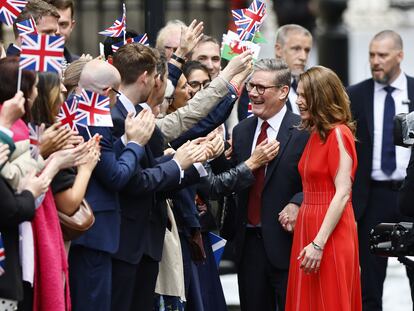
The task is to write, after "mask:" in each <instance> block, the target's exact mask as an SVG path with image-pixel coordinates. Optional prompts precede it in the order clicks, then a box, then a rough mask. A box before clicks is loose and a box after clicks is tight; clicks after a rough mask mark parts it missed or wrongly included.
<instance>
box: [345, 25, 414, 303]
mask: <svg viewBox="0 0 414 311" xmlns="http://www.w3.org/2000/svg"><path fill="white" fill-rule="evenodd" d="M403 57H404V53H403V43H402V39H401V37H400V35H399V34H398V33H396V32H394V31H391V30H384V31H381V32H379V33H378V34H376V35H375V36H374V38H373V39H372V41H371V43H370V46H369V62H370V66H371V73H372V78H371V79H367V80H365V81H362V82H360V83H358V84H356V85H352V86H350V87H349V88H348V94H349V97H350V101H351V109H352V112H353V116H354V118H355V121H356V122H357V132H356V137H357V139H358V142H357V145H356V147H357V154H358V169H357V172H356V177H355V182H354V186H353V206H354V210H355V217H356V219H357V221H358V238H359V245H360V246H359V253H360V264H361V279H362V300H363V309H364V310H367V311H368V310H369V311H371V310H376V311H377V310H382V293H383V283H384V279H385V273H386V268H387V258H383V257H377V256H375V255H373V254H371V253H370V251H369V232H370V230H371V229H372V228H374V227H375V225H377V224H378V223H380V222H399V221H403V220H404V218H403V217H402V216H401V215H400V214H399V213H398V209H397V195H398V189H399V188H400V186H401V184H402V181H403V179H404V177H405V175H406V171H405V169H406V167H407V164H408V161H409V159H410V150H409V149H406V148H402V147H396V146H394V144H393V117H394V115H396V114H399V113H403V112H408V111H412V110H413V109H414V78H412V77H409V76H407V75H405V74H404V73H403V72H402V70H401V67H400V65H401V62H402V60H403ZM411 274H412V272H410V273H408V276H409V278H410V284H411V285H412V284H413V283H412V282H413V280H414V278H413V276H412V275H411Z"/></svg>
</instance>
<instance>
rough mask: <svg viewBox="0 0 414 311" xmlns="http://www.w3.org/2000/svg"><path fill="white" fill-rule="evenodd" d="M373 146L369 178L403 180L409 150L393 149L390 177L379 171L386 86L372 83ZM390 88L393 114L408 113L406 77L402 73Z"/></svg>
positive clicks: (397, 147)
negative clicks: (392, 169) (394, 161)
mask: <svg viewBox="0 0 414 311" xmlns="http://www.w3.org/2000/svg"><path fill="white" fill-rule="evenodd" d="M374 83H375V84H374V144H373V156H372V172H371V178H372V179H373V180H378V181H386V180H403V179H404V178H405V175H406V168H407V166H408V162H409V160H410V155H411V149H409V148H404V147H399V146H396V147H395V158H396V161H397V168H396V170H395V171H394V172H393V173H392V175H391V176H387V175H386V174H385V173H384V172H383V171H382V170H381V150H382V127H383V126H382V125H383V120H384V104H385V97H386V95H387V92H386V91H385V90H384V87H385V86H386V85H384V84H380V83H378V82H374ZM391 86H392V87H394V88H395V90H394V91H393V92H392V94H391V95H392V97H393V98H394V102H395V114H399V113H407V112H408V92H407V77H406V76H405V74H404V73H403V72H401V73H400V75H399V76H398V77H397V79H395V81H394V82H393V83H391Z"/></svg>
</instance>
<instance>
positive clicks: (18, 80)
mask: <svg viewBox="0 0 414 311" xmlns="http://www.w3.org/2000/svg"><path fill="white" fill-rule="evenodd" d="M21 84H22V69H21V68H20V65H19V71H18V73H17V92H18V91H20V87H21Z"/></svg>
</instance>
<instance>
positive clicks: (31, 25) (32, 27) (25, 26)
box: [16, 17, 37, 36]
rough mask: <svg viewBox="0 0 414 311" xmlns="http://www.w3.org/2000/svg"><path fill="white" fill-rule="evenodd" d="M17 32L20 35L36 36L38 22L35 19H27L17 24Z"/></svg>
mask: <svg viewBox="0 0 414 311" xmlns="http://www.w3.org/2000/svg"><path fill="white" fill-rule="evenodd" d="M16 28H17V31H18V32H19V35H20V36H21V35H36V34H37V29H36V22H35V20H34V19H33V17H30V18H29V19H26V20H24V21H21V22H19V23H16Z"/></svg>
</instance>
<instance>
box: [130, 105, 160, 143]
mask: <svg viewBox="0 0 414 311" xmlns="http://www.w3.org/2000/svg"><path fill="white" fill-rule="evenodd" d="M154 129H155V117H154V115H153V113H152V112H151V110H148V109H144V110H142V111H141V112H140V113H139V114H138V115H137V116H136V117H134V113H129V114H128V116H127V118H126V119H125V134H126V138H127V141H134V142H136V143H138V144H140V145H141V146H144V145H145V144H146V143H147V142H148V140H149V139H150V138H151V136H152V133H153V132H154Z"/></svg>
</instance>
